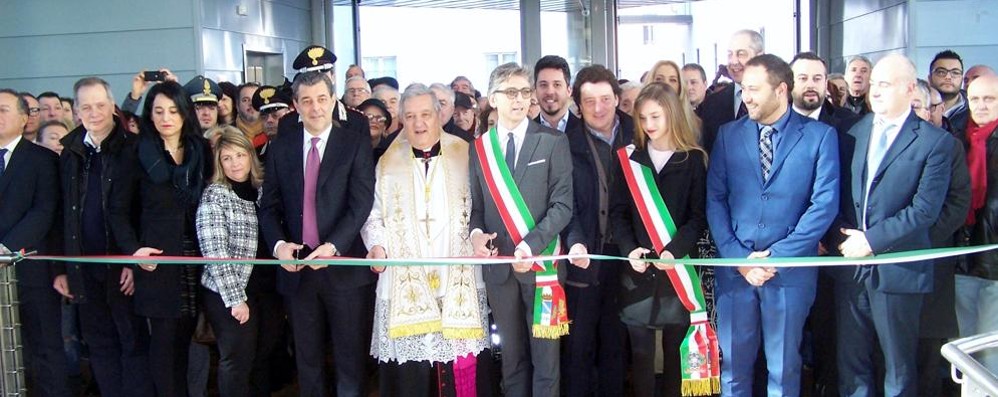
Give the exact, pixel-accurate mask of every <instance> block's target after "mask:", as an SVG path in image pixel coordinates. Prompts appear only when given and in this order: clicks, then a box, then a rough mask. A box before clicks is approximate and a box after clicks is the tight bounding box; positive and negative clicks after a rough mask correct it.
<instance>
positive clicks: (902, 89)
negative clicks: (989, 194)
mask: <svg viewBox="0 0 998 397" xmlns="http://www.w3.org/2000/svg"><path fill="white" fill-rule="evenodd" d="M870 80H871V84H870V95H869V98H870V106H871V108H872V113H870V114H867V115H866V116H864V117H863V118H862V119H861V120H860V121H858V122H857V123H856V125H854V126H853V127H852V128H851V129H850V130H849V131H848V132H847V133H846V134H845V135H844V136H843V137H842V138H840V141H839V144H840V150H839V151H840V155H841V157H842V159H841V162H842V184H841V187H842V194H841V198H842V199H841V210H840V212H839V220H838V223H839V224H838V225H837V226H838V228H833V229H832V230H831V231H830V232H829V233H830V234H833V235H834V236H833V239H834V240H837V241H835V242H834V243H833V244H832V247H834V248H837V249H838V250H839V252H841V253H842V255H843V256H845V257H847V258H863V257H869V256H871V255H873V254H878V255H879V254H883V253H888V252H895V251H908V250H915V249H923V248H929V247H931V240H930V234H929V229H930V228H931V226H932V225H933V224H934V223H935V222H936V220H937V219H938V218H939V214H940V211H941V209H942V206H943V202H944V200H945V199H946V192H947V189H948V187H949V182H950V171H951V163H950V156H951V153H952V150H953V146H954V145H955V144H956V141H955V139H953V138H952V137H951V136H950V135H949V134H948V133H947V132H946V131H943V130H941V129H939V128H937V127H935V126H933V125H932V124H930V123H929V122H927V121H924V120H922V119H920V118H918V117H917V116H915V114H914V113H913V112H912V110H911V100H912V98H913V97H914V95H915V91H916V88H915V66H914V65H913V64H912V63H911V61H910V60H908V58H905V57H904V56H902V55H897V54H893V55H888V56H886V57H884V58H883V59H882V60H880V62H878V63H877V64H876V65H875V66H874V68H873V72H872V73H871V75H870ZM839 242H840V243H839ZM932 266H933V263H932V261H928V260H926V261H913V262H908V263H903V264H896V265H878V266H844V267H840V268H838V269H835V270H834V271H835V273H836V285H835V295H836V297H837V302H836V314H837V319H838V324H837V327H838V328H837V334H838V335H837V346H838V369H839V392H840V394H841V395H842V396H872V395H874V394H875V393H876V391H877V389H878V385H876V384H875V382H876V379H877V376H876V374H875V368H877V365H875V363H874V357H875V355H874V350H875V349H876V346H877V344H878V343H876V342H879V346H880V347H881V349H882V351H883V358H884V365H883V367H884V368H885V370H886V376H885V377H884V384H883V390H884V393H885V395H886V396H915V395H916V394H917V390H916V389H917V382H918V377H917V372H916V348H917V346H918V336H919V326H918V325H919V315H920V313H921V312H920V310H921V307H922V300H923V298H924V297H925V295H926V294H927V293H929V292H931V291H932V284H933V283H932V281H933V268H932Z"/></svg>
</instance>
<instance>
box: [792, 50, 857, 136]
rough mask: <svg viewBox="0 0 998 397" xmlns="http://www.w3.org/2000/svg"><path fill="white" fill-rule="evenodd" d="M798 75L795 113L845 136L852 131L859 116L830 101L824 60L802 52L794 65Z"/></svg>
mask: <svg viewBox="0 0 998 397" xmlns="http://www.w3.org/2000/svg"><path fill="white" fill-rule="evenodd" d="M790 68H791V70H792V71H793V73H794V88H793V90H791V92H790V95H791V97H792V98H793V109H794V111H795V112H797V113H800V114H801V115H803V116H806V117H810V118H812V119H814V120H818V121H820V122H822V123H825V124H828V125H830V126H832V127H835V129H836V130H837V131H838V132H840V133H844V132H846V131H848V130H849V127H852V124H853V123H854V122H855V121H856V119H857V118H856V116H855V115H853V114H851V112H847V111H843V110H840V109H838V108H836V107H835V106H833V105H832V104H831V103H830V102H829V101H828V100H827V97H828V82H827V80H826V78H827V76H828V67H827V64H826V63H825V60H824V59H821V57H819V56H817V55H815V54H814V53H813V52H802V53H800V54H797V56H795V57H794V59H793V60H792V61H790Z"/></svg>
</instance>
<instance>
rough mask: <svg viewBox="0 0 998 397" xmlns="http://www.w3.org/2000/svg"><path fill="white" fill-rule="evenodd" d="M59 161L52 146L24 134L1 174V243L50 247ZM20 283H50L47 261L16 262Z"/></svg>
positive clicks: (14, 247)
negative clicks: (35, 142)
mask: <svg viewBox="0 0 998 397" xmlns="http://www.w3.org/2000/svg"><path fill="white" fill-rule="evenodd" d="M58 164H59V162H58V156H56V155H55V153H53V152H52V151H51V150H48V149H46V148H43V147H41V146H38V145H35V144H34V143H31V142H30V141H28V140H27V139H24V138H22V139H21V141H20V142H18V144H17V146H15V147H14V151H13V153H11V155H10V161H9V162H7V163H6V164H5V171H4V173H3V174H2V175H0V244H3V245H4V246H5V247H7V249H9V250H11V251H15V252H16V251H18V250H21V249H24V250H26V251H32V250H37V251H38V252H40V253H45V252H48V251H49V247H47V245H46V244H45V243H46V237H47V235H48V233H49V231H50V230H51V229H52V227H53V224H54V220H55V218H56V213H57V212H58V208H59V165H58ZM16 269H17V281H18V284H19V285H30V286H34V287H51V286H52V273H51V271H50V266H49V264H48V263H47V262H38V261H24V262H21V263H19V264H17V265H16Z"/></svg>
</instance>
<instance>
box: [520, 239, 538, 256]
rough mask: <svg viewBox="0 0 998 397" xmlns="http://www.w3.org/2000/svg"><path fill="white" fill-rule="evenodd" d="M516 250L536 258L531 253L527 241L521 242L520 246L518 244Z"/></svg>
mask: <svg viewBox="0 0 998 397" xmlns="http://www.w3.org/2000/svg"><path fill="white" fill-rule="evenodd" d="M516 249H518V250H521V251H523V252H525V253H526V254H527V256H534V254H533V252H531V251H530V245H529V244H527V242H526V241H521V242H520V244H517V245H516Z"/></svg>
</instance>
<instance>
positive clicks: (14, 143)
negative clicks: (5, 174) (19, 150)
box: [0, 135, 21, 170]
mask: <svg viewBox="0 0 998 397" xmlns="http://www.w3.org/2000/svg"><path fill="white" fill-rule="evenodd" d="M18 143H21V136H20V135H18V136H16V137H14V140H13V141H10V143H8V144H7V146H4V147H0V149H7V152H6V153H4V154H3V165H4V169H5V170H6V169H7V168H10V156H11V155H13V154H14V148H16V147H17V144H18Z"/></svg>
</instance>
